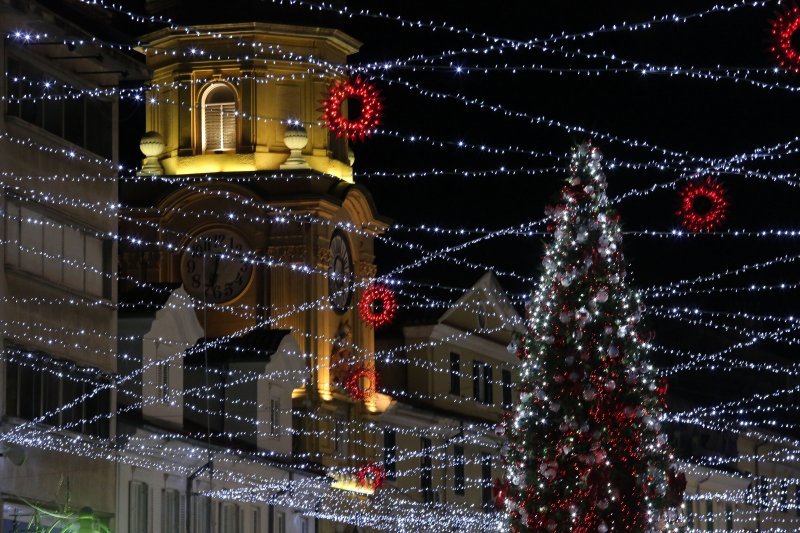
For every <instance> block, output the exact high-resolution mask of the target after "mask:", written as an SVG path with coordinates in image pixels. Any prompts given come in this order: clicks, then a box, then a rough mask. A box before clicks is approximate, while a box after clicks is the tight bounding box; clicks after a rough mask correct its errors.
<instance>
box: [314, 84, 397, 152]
mask: <svg viewBox="0 0 800 533" xmlns="http://www.w3.org/2000/svg"><path fill="white" fill-rule="evenodd" d="M348 99H350V100H356V101H357V102H358V104H359V105H360V107H361V112H360V113H359V115H358V118H355V119H353V120H350V119H348V118H346V117H345V116H344V114H343V113H342V104H343V103H344V102H345V100H348ZM322 111H323V113H322V120H324V121H325V123H326V124H327V125H328V128H329V129H330V130H331V132H332V133H335V134H336V137H337V138H339V137H341V136H342V135H344V136H346V137H347V138H348V139H349V140H351V141H355V140H356V139H358V140H362V141H363V140H364V138H365V137H367V136H369V135H371V134H372V132H373V131H375V128H376V127H378V124H380V120H381V113H382V111H383V104H382V103H381V98H380V92H379V91H378V90H377V89H376V88H375V86H374V85H373V84H371V83H369V82H367V81H366V80H364V79H363V78H361V76H357V77H356V78H355V79H354V80H350V81H337V82H336V83H334V84H333V85H331V87H330V88H329V89H328V97H327V98H326V99H325V100H324V101H323V102H322Z"/></svg>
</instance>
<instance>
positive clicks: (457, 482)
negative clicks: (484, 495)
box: [453, 446, 464, 496]
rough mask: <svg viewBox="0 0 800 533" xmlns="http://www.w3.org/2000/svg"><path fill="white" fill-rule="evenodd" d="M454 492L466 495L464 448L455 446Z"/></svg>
mask: <svg viewBox="0 0 800 533" xmlns="http://www.w3.org/2000/svg"><path fill="white" fill-rule="evenodd" d="M453 490H454V491H455V493H456V494H460V495H462V496H463V495H464V447H463V446H453Z"/></svg>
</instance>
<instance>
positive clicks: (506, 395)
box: [501, 370, 514, 411]
mask: <svg viewBox="0 0 800 533" xmlns="http://www.w3.org/2000/svg"><path fill="white" fill-rule="evenodd" d="M501 379H502V380H503V409H505V410H506V411H510V410H511V409H512V407H513V406H514V405H513V404H514V399H513V397H512V394H511V371H510V370H503V373H502V378H501Z"/></svg>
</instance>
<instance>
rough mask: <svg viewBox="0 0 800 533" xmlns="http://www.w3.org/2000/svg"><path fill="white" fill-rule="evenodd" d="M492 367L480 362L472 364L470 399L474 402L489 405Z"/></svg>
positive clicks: (491, 400) (490, 400)
mask: <svg viewBox="0 0 800 533" xmlns="http://www.w3.org/2000/svg"><path fill="white" fill-rule="evenodd" d="M492 392H493V391H492V366H491V365H490V364H488V363H484V362H482V361H473V362H472V398H473V399H474V400H475V401H478V402H482V403H485V404H486V405H491V404H492V403H494V400H493V398H492V396H493V394H492Z"/></svg>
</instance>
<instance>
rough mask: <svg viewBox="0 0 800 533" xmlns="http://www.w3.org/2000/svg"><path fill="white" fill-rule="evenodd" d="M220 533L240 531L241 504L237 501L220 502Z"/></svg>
mask: <svg viewBox="0 0 800 533" xmlns="http://www.w3.org/2000/svg"><path fill="white" fill-rule="evenodd" d="M219 531H220V533H239V506H238V505H236V504H235V503H229V502H223V503H220V504H219Z"/></svg>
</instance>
